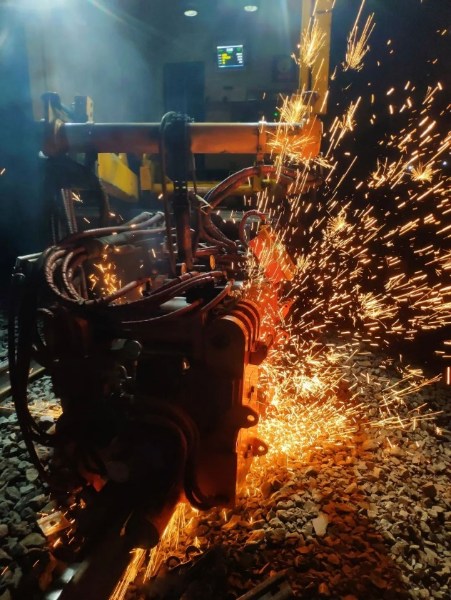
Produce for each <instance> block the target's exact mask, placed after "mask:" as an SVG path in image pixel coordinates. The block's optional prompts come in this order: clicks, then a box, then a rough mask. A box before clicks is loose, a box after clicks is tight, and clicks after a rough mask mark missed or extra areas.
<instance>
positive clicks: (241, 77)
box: [146, 0, 301, 120]
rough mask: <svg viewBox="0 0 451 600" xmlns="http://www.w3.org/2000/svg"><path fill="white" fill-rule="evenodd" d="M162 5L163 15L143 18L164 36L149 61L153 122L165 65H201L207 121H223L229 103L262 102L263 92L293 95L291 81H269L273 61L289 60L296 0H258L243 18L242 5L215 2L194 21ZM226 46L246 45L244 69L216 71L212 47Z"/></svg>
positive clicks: (297, 17) (152, 12)
mask: <svg viewBox="0 0 451 600" xmlns="http://www.w3.org/2000/svg"><path fill="white" fill-rule="evenodd" d="M165 4H166V5H167V9H166V10H165V11H164V12H163V11H161V10H160V11H157V10H156V8H155V5H154V7H153V8H152V7H151V6H149V7H148V8H147V11H146V13H147V15H148V17H147V18H148V19H149V20H152V21H155V20H157V21H158V22H159V24H160V26H159V28H160V30H162V31H163V32H164V34H165V35H164V40H163V41H162V42H161V43H160V45H159V48H158V51H157V52H156V53H154V54H153V56H149V62H151V63H152V64H154V66H155V71H154V75H155V76H156V79H155V80H154V83H155V86H156V95H155V96H154V98H155V104H154V105H153V107H152V113H153V118H158V116H159V115H161V114H162V111H163V110H164V98H163V69H164V64H165V63H184V62H197V61H201V62H204V63H205V73H206V87H205V97H206V100H207V103H208V104H209V111H208V108H207V120H208V119H213V120H225V119H223V118H221V116H223V115H224V114H228V109H227V105H226V104H227V103H228V102H239V101H246V100H250V99H254V98H256V97H259V98H261V97H262V95H263V93H265V92H266V94H267V95H271V93H272V94H273V95H277V93H280V92H283V91H287V92H291V91H293V89H295V88H296V87H297V86H296V81H295V80H294V81H293V80H291V81H288V82H286V83H283V82H281V81H277V80H275V79H274V78H273V60H274V57H276V56H280V55H285V56H290V54H291V53H292V52H293V51H294V50H295V49H296V45H297V43H298V41H299V33H300V25H301V2H300V1H298V0H277V1H276V0H262V2H261V7H260V10H258V11H257V12H254V13H247V12H245V11H244V10H243V4H244V3H243V2H242V1H237V0H229V1H228V2H227V1H222V2H221V1H220V0H218V2H217V4H216V6H215V7H214V8H213V9H211V10H208V8H207V6H206V5H205V4H204V7H202V6H201V8H200V10H199V14H198V16H197V17H194V18H187V17H185V16H184V15H183V12H182V10H181V9H180V5H178V6H177V3H174V2H171V0H169V1H168V2H167V3H165ZM170 12H171V13H172V14H171V16H170V17H169V13H170ZM224 44H244V52H245V62H246V66H245V68H244V69H242V70H241V69H229V70H227V69H222V70H221V69H218V67H217V62H216V46H218V45H224ZM208 112H210V115H209V114H208Z"/></svg>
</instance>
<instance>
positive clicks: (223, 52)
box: [217, 46, 244, 69]
mask: <svg viewBox="0 0 451 600" xmlns="http://www.w3.org/2000/svg"><path fill="white" fill-rule="evenodd" d="M217 54H218V67H219V68H220V69H231V68H237V67H243V66H244V61H243V46H218V47H217Z"/></svg>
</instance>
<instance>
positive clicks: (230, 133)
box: [43, 119, 322, 156]
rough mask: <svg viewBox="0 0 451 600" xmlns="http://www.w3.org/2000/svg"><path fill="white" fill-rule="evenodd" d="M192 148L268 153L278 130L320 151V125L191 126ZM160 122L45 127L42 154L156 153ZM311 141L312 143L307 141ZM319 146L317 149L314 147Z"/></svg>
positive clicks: (204, 151)
mask: <svg viewBox="0 0 451 600" xmlns="http://www.w3.org/2000/svg"><path fill="white" fill-rule="evenodd" d="M188 128H189V130H190V135H191V140H192V144H191V149H192V151H193V152H194V153H202V154H223V153H228V154H269V153H270V152H271V147H270V141H271V139H272V136H274V135H275V134H276V131H279V130H280V129H278V128H281V129H282V130H283V129H286V130H287V135H288V136H290V137H293V138H296V137H300V136H302V137H304V138H305V136H306V133H305V130H306V129H307V131H308V134H309V135H308V138H309V141H308V142H307V143H306V144H305V145H306V152H307V153H308V154H309V155H311V156H316V154H317V153H318V152H319V144H320V142H321V138H320V136H319V137H318V141H317V139H315V138H316V136H314V135H311V134H312V133H316V130H317V129H318V131H322V129H321V123H320V122H319V121H318V122H317V121H316V119H309V120H308V122H306V123H283V124H281V123H266V122H261V123H190V124H189V125H188ZM159 134H160V124H159V123H63V122H62V121H59V120H56V121H55V122H52V123H49V124H47V125H45V129H44V143H43V151H44V154H45V155H46V156H54V155H55V154H60V153H64V152H69V151H70V152H100V153H104V152H130V153H136V154H155V153H157V152H158V143H159ZM310 139H311V140H312V142H310ZM317 146H318V148H317Z"/></svg>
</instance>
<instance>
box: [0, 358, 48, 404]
mask: <svg viewBox="0 0 451 600" xmlns="http://www.w3.org/2000/svg"><path fill="white" fill-rule="evenodd" d="M44 373H45V369H44V367H41V365H38V363H37V362H35V361H32V362H31V367H30V374H29V376H28V381H34V380H35V379H39V377H42V375H44ZM10 395H11V382H10V379H9V365H8V363H6V364H3V365H1V366H0V402H1V401H3V400H6V398H8V396H10Z"/></svg>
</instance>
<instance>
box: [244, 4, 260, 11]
mask: <svg viewBox="0 0 451 600" xmlns="http://www.w3.org/2000/svg"><path fill="white" fill-rule="evenodd" d="M244 10H245V11H246V12H255V11H256V10H258V4H257V3H256V2H253V3H252V4H251V3H249V4H245V5H244Z"/></svg>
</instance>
